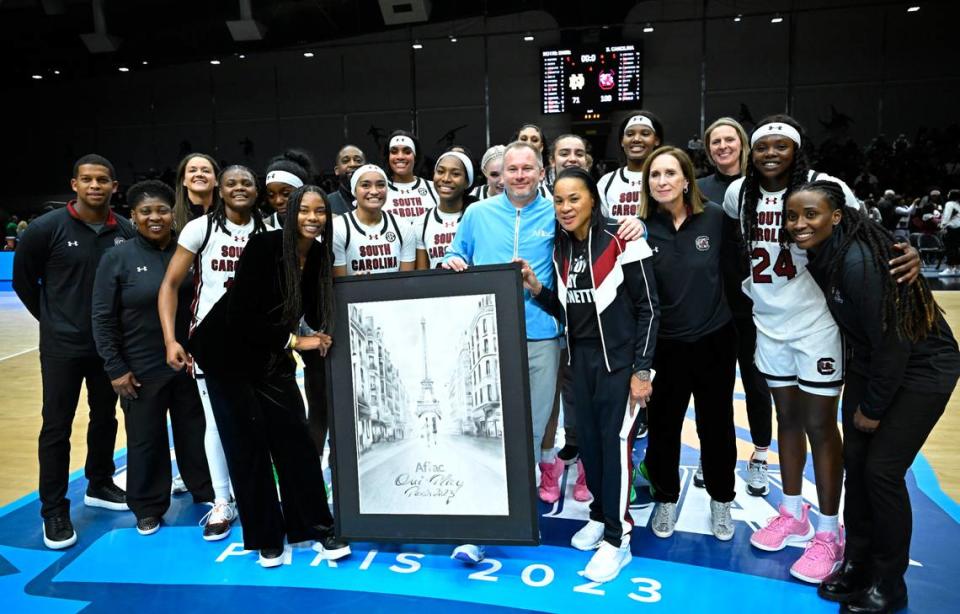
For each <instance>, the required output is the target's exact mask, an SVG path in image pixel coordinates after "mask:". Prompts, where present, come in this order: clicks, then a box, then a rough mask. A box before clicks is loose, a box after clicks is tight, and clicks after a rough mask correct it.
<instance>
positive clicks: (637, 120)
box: [623, 115, 657, 134]
mask: <svg viewBox="0 0 960 614" xmlns="http://www.w3.org/2000/svg"><path fill="white" fill-rule="evenodd" d="M637 124H640V125H641V126H646V127H647V128H650V129H651V130H653V131H654V133H656V131H657V129H656V128H654V127H653V122H652V121H650V118H649V117H647V116H646V115H634V116H633V117H631V118H630V119H629V120H627V125H626V126H624V127H623V133H624V134H626V133H627V130H629V129H630V127H631V126H636V125H637Z"/></svg>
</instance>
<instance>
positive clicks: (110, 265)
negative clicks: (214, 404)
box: [93, 234, 193, 380]
mask: <svg viewBox="0 0 960 614" xmlns="http://www.w3.org/2000/svg"><path fill="white" fill-rule="evenodd" d="M176 250H177V241H176V238H172V239H171V240H170V244H169V245H167V247H166V248H165V249H162V250H161V249H160V248H158V247H156V246H155V245H153V244H152V243H150V242H149V241H147V240H146V239H144V238H143V236H142V235H139V234H138V235H137V236H136V238H134V239H131V240H130V241H127V242H126V243H124V244H123V245H120V246H118V247H117V248H116V249H112V250H110V251H108V252H107V253H106V254H104V256H103V258H101V260H100V266H99V267H98V268H97V277H96V280H95V281H94V284H93V338H94V340H95V341H96V344H97V352H98V353H99V354H100V357H101V358H103V365H104V370H105V371H106V372H107V375H108V376H110V379H116V378H118V377H120V376H121V375H124V374H126V373H129V372H132V373H133V374H134V375H135V376H136V377H137V379H139V380H146V379H153V378H158V377H164V376H173V375H174V374H175V373H176V372H175V371H174V370H173V369H171V368H170V367H169V366H168V365H167V361H166V349H165V346H164V343H163V330H162V329H161V328H160V316H159V314H158V313H157V293H158V292H159V291H160V282H161V281H162V280H163V275H164V273H166V270H167V264H168V263H169V262H170V258H172V257H173V253H174V252H175V251H176ZM192 299H193V283H192V276H190V275H187V276H186V277H185V278H184V280H183V283H181V284H180V291H179V297H178V300H177V316H176V335H177V341H179V342H180V343H186V340H187V329H188V327H189V325H190V301H191V300H192Z"/></svg>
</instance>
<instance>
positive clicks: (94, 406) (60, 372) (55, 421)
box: [37, 352, 117, 518]
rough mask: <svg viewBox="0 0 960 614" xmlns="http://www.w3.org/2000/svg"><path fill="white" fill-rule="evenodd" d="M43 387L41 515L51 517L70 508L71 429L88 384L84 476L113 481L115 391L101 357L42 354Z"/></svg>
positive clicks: (97, 482) (94, 480)
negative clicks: (88, 417) (81, 389)
mask: <svg viewBox="0 0 960 614" xmlns="http://www.w3.org/2000/svg"><path fill="white" fill-rule="evenodd" d="M40 377H41V382H42V386H43V409H42V410H41V412H42V413H41V415H42V419H43V424H42V426H41V427H40V438H39V446H38V454H37V455H38V457H39V461H40V515H41V516H43V517H44V518H51V517H53V516H55V515H57V514H61V513H67V512H69V510H70V500H69V499H67V485H68V482H69V477H70V433H71V431H72V430H73V418H74V416H75V415H76V413H77V401H79V400H80V385H81V383H84V382H86V385H87V404H88V405H89V406H90V424H89V425H88V426H87V461H86V464H85V465H84V475H85V476H86V478H87V481H88V482H90V484H91V485H94V486H99V485H101V484H104V483H106V482H110V481H111V480H113V472H114V470H115V469H116V467H115V466H114V464H113V449H114V446H115V445H116V443H117V394H116V393H115V392H114V391H113V386H111V385H110V378H109V377H107V374H106V373H104V371H103V361H102V360H101V359H100V357H99V356H83V357H74V358H58V357H53V356H47V355H44V354H43V353H42V352H41V354H40Z"/></svg>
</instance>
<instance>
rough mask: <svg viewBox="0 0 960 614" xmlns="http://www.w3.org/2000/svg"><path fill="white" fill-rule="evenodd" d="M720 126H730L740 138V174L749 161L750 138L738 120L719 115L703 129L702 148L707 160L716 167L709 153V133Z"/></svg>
mask: <svg viewBox="0 0 960 614" xmlns="http://www.w3.org/2000/svg"><path fill="white" fill-rule="evenodd" d="M720 126H730V127H731V128H733V129H734V130H736V132H737V138H739V139H740V174H741V175H742V174H744V173H745V172H746V171H747V165H748V164H749V163H750V138H749V137H748V136H747V131H746V130H744V129H743V126H741V125H740V122H738V121H737V120H735V119H733V118H732V117H721V118H720V119H718V120H716V121H714V122H713V123H712V124H710V125H709V126H707V129H706V130H704V131H703V150H704V152H706V154H707V160H709V161H710V164H712V165H713V166H714V168H716V166H717V163H716V161H715V160H714V159H713V156H711V155H710V133H711V132H713V131H714V130H716V129H717V128H719V127H720ZM718 170H719V169H718Z"/></svg>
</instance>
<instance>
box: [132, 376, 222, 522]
mask: <svg viewBox="0 0 960 614" xmlns="http://www.w3.org/2000/svg"><path fill="white" fill-rule="evenodd" d="M120 407H122V408H123V412H124V418H125V420H124V422H125V426H126V430H127V505H128V506H129V507H130V510H131V511H132V512H133V513H134V515H136V517H137V518H146V517H148V516H163V515H164V514H165V513H166V511H167V509H168V508H169V507H170V482H171V480H172V476H171V471H170V443H169V441H168V439H167V412H168V411H169V412H170V424H171V427H172V430H173V438H174V441H175V442H176V446H177V467H178V468H179V469H180V475H181V476H182V477H183V481H184V482H185V483H186V485H187V488H189V489H190V493H191V494H192V495H193V500H194V501H195V502H197V503H200V502H203V501H213V486H212V485H211V483H210V470H209V468H208V467H207V455H206V452H204V448H203V436H204V431H205V428H206V427H205V425H206V421H205V420H204V417H203V405H201V403H200V393H199V392H197V385H196V384H195V383H194V381H193V379H192V378H191V377H190V376H189V375H188V374H187V373H186V372H181V373H177V374H176V375H174V376H172V377H159V378H155V379H146V380H142V381H141V382H140V388H138V389H137V398H136V399H122V400H121V401H120Z"/></svg>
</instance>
